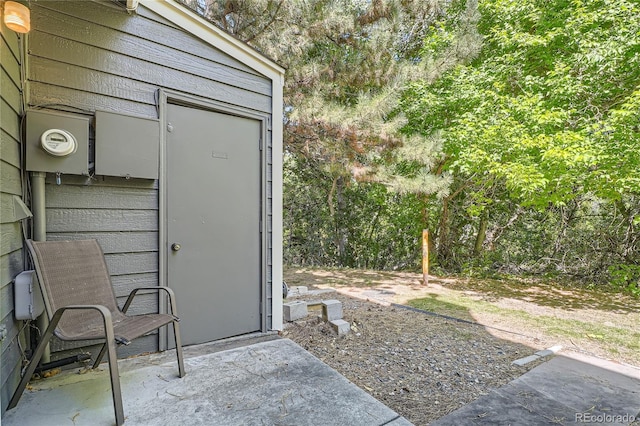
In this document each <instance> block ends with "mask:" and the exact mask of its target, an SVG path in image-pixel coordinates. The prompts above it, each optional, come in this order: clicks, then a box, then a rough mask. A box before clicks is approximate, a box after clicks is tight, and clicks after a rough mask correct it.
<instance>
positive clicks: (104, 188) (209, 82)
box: [28, 1, 272, 356]
mask: <svg viewBox="0 0 640 426" xmlns="http://www.w3.org/2000/svg"><path fill="white" fill-rule="evenodd" d="M31 18H32V31H31V33H30V37H29V58H28V82H29V95H30V98H29V106H30V107H32V108H37V107H46V108H49V109H59V110H66V111H71V112H73V111H75V110H82V111H85V112H88V113H92V112H94V111H95V110H104V111H112V112H117V113H124V114H131V115H136V116H143V117H149V118H158V110H157V90H158V89H160V88H165V89H171V90H175V91H179V92H182V93H186V94H192V95H197V96H200V97H204V98H208V99H213V100H216V101H220V102H224V103H227V104H229V105H233V106H240V107H243V108H249V109H251V110H255V111H259V112H261V113H270V111H271V93H272V90H271V81H270V80H269V79H266V78H264V77H263V76H261V75H258V74H257V73H256V72H255V71H253V70H251V69H250V68H248V67H247V66H245V65H243V64H241V63H240V62H238V61H237V60H235V59H233V58H231V57H229V56H227V55H225V54H224V53H222V52H220V51H218V50H216V49H214V48H213V47H211V46H210V45H208V44H206V43H204V42H202V41H200V40H199V39H197V38H194V37H193V36H191V35H190V34H189V33H187V32H185V31H183V30H181V29H179V28H177V27H175V26H174V25H173V24H171V23H170V22H168V21H167V20H165V19H164V18H162V17H160V16H157V15H156V14H154V13H152V12H150V11H149V10H146V9H144V7H142V6H141V7H139V8H138V12H137V14H135V15H129V14H128V13H127V12H126V11H125V10H124V9H122V8H121V7H119V6H117V5H115V4H114V3H112V2H104V3H96V2H75V1H74V2H68V1H61V2H57V1H47V2H38V3H32V4H31ZM267 146H268V147H269V148H270V146H271V140H270V139H269V141H268V145H267ZM123 154H124V155H126V153H123ZM269 164H270V161H269ZM268 175H269V176H271V172H270V171H268ZM270 187H271V185H270V184H269V185H268V188H269V189H268V191H269V194H270V193H271V192H270ZM268 205H269V209H270V206H271V203H270V202H269V203H268ZM46 207H47V238H48V239H51V240H55V239H73V238H97V239H98V241H99V242H100V244H101V245H102V247H103V249H104V251H105V254H106V260H107V263H108V266H109V270H110V272H111V274H112V280H113V283H114V287H115V290H116V294H117V295H118V296H119V297H120V298H121V299H122V298H124V297H125V295H126V294H127V293H128V291H129V290H130V289H131V288H133V287H136V286H141V285H145V286H147V285H152V286H154V285H158V263H159V259H158V217H159V212H158V182H157V181H150V180H142V179H131V180H125V179H123V178H116V177H103V176H97V177H95V178H93V179H89V178H86V177H80V176H67V175H63V176H62V184H61V185H56V184H55V180H54V178H53V176H48V178H47V185H46ZM270 213H271V212H270V210H269V212H268V216H269V218H270V217H271V214H270ZM268 222H269V223H270V222H271V220H269V221H268ZM268 239H269V240H270V239H271V233H270V229H269V236H268ZM268 264H269V265H271V261H270V259H269V260H268ZM267 276H268V277H269V280H268V281H269V283H268V288H267V294H268V295H270V293H271V286H270V277H271V270H270V267H269V270H268V271H267ZM136 300H138V304H137V305H134V306H132V309H133V310H134V312H135V311H142V310H149V309H150V310H155V309H157V296H156V294H155V293H152V294H147V295H144V296H142V297H138V298H136ZM121 302H122V300H121ZM270 312H271V300H270V298H269V300H268V312H267V313H268V314H270ZM267 325H268V326H269V327H270V326H271V319H270V317H269V320H268V324H267ZM134 345H135V346H134ZM77 346H78V345H77V344H75V345H70V344H68V343H62V342H56V343H55V344H54V345H53V350H54V351H58V356H62V355H63V354H64V355H66V353H64V352H62V351H68V350H73V348H75V347H77ZM156 349H157V335H154V336H148V337H146V338H143V339H138V341H136V342H134V343H133V344H132V345H131V346H129V347H127V348H126V350H123V351H119V354H120V355H122V356H126V355H128V354H131V353H139V352H143V351H152V350H156Z"/></svg>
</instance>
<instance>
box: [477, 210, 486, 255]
mask: <svg viewBox="0 0 640 426" xmlns="http://www.w3.org/2000/svg"><path fill="white" fill-rule="evenodd" d="M488 225H489V215H488V214H487V213H483V214H482V216H480V224H479V226H478V235H476V243H475V244H474V246H473V256H474V257H478V256H480V253H482V247H483V245H484V240H485V239H486V237H487V226H488Z"/></svg>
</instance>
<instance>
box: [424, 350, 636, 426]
mask: <svg viewBox="0 0 640 426" xmlns="http://www.w3.org/2000/svg"><path fill="white" fill-rule="evenodd" d="M634 419H635V420H637V421H639V422H640V369H638V368H635V367H631V366H627V365H621V364H617V363H613V362H610V361H605V360H602V359H600V358H595V357H590V356H584V355H578V354H571V353H567V354H563V355H556V356H555V357H553V358H551V359H550V360H548V361H546V362H544V363H542V364H540V365H539V366H537V367H536V368H534V369H532V370H530V371H529V372H527V373H525V374H524V375H522V376H520V377H519V378H517V379H515V380H513V381H512V382H510V383H508V384H506V385H505V386H502V387H501V388H499V389H496V390H494V391H492V392H490V393H489V394H487V395H485V396H483V397H481V398H479V399H477V400H476V401H474V402H472V403H471V404H468V405H465V406H464V407H462V408H460V409H459V410H457V411H454V412H453V413H451V414H449V415H447V416H445V417H443V418H441V419H439V420H438V421H436V422H433V423H432V425H436V426H459V425H511V426H517V425H522V426H537V425H573V424H580V423H592V424H606V425H629V424H631V423H632V422H633V421H634ZM639 424H640V423H639Z"/></svg>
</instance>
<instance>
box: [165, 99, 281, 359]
mask: <svg viewBox="0 0 640 426" xmlns="http://www.w3.org/2000/svg"><path fill="white" fill-rule="evenodd" d="M168 104H177V105H180V106H185V107H189V108H196V109H203V110H207V111H211V112H217V113H221V114H229V115H234V116H237V117H241V118H248V119H252V120H257V121H259V122H260V225H259V228H258V229H257V230H256V231H257V232H259V235H260V278H259V285H260V331H261V332H263V333H264V332H266V331H267V312H268V309H267V300H268V297H267V271H268V269H267V268H268V254H269V251H268V248H269V244H268V237H269V233H268V211H267V210H268V207H269V206H268V205H267V200H268V198H267V195H268V194H267V182H268V180H267V178H268V164H267V152H268V149H267V144H268V139H267V137H268V133H269V131H270V130H271V116H270V114H268V113H261V112H259V111H255V110H251V109H248V108H243V107H239V106H235V105H229V104H226V103H223V102H219V101H216V100H213V99H208V98H202V97H198V96H195V95H190V94H186V93H182V92H178V91H174V90H169V89H159V90H158V104H157V105H158V116H159V117H158V118H159V119H160V164H159V180H158V184H159V188H158V202H159V206H158V210H159V211H158V214H159V216H158V221H159V223H158V244H159V247H158V258H159V265H158V267H159V268H158V269H159V274H158V279H159V282H158V285H159V286H160V287H168V286H169V283H168V255H169V241H168V239H167V232H168V228H167V227H168V221H167V208H168V202H169V200H168V197H167V173H166V172H167V125H168V120H167V113H168ZM159 297H160V303H159V309H160V313H167V312H169V310H168V306H167V303H166V302H165V303H162V300H163V298H162V295H159ZM177 303H178V308H180V304H179V301H178V302H177ZM184 308H185V307H184V306H183V307H182V308H181V309H184ZM178 316H180V309H178ZM165 329H166V330H163V331H160V332H159V336H158V337H159V339H158V346H159V348H158V349H159V350H161V351H164V350H166V349H168V347H169V344H170V341H169V340H170V339H169V333H170V330H169V327H165Z"/></svg>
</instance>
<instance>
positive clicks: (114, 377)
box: [101, 324, 124, 426]
mask: <svg viewBox="0 0 640 426" xmlns="http://www.w3.org/2000/svg"><path fill="white" fill-rule="evenodd" d="M105 329H106V332H107V333H106V334H107V342H106V343H105V346H106V347H107V352H108V353H109V376H110V378H111V395H112V396H113V408H114V410H115V412H116V426H121V425H122V424H123V423H124V408H123V407H122V391H121V390H120V375H119V373H118V357H117V355H116V344H115V338H114V336H113V329H110V328H107V327H106V324H105ZM101 352H104V350H103V351H101Z"/></svg>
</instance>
